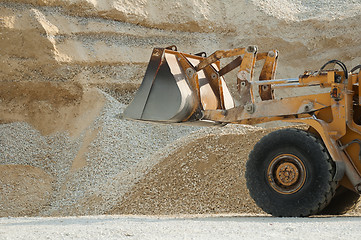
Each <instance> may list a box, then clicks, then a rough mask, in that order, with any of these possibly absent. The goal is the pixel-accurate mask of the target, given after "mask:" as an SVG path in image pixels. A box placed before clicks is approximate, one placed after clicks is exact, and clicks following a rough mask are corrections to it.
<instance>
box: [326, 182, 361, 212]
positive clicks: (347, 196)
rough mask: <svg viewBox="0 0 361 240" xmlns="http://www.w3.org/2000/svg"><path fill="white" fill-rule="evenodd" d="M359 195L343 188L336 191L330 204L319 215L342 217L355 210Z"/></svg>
mask: <svg viewBox="0 0 361 240" xmlns="http://www.w3.org/2000/svg"><path fill="white" fill-rule="evenodd" d="M359 198H360V194H358V193H356V192H354V191H351V190H349V189H347V188H345V187H343V186H340V187H338V188H337V189H336V193H335V196H334V197H333V198H332V199H331V202H330V203H329V204H328V205H327V206H326V207H325V208H324V209H323V210H322V211H321V212H320V213H319V214H323V215H342V214H345V213H346V212H348V211H350V210H352V209H353V208H355V206H356V204H357V202H358V200H359Z"/></svg>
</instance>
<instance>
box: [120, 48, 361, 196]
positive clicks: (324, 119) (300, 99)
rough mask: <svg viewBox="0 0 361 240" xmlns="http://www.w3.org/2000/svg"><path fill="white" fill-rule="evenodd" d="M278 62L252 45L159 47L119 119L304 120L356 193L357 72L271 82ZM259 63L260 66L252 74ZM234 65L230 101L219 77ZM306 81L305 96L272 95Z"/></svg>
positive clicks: (360, 95)
mask: <svg viewBox="0 0 361 240" xmlns="http://www.w3.org/2000/svg"><path fill="white" fill-rule="evenodd" d="M228 57H234V58H235V59H234V60H233V61H231V62H230V63H229V64H227V65H226V66H225V67H223V68H221V67H220V59H221V58H228ZM277 59H278V51H277V50H272V51H269V52H265V53H258V49H257V47H256V46H249V47H247V48H238V49H233V50H228V51H216V52H215V53H213V54H212V55H210V56H208V57H205V56H202V55H201V54H198V55H191V54H185V53H181V52H179V51H177V50H176V48H175V47H174V46H173V48H157V49H155V50H154V51H153V53H152V57H151V61H150V64H149V66H148V69H147V72H146V75H145V77H144V80H143V83H142V85H141V87H140V88H139V90H138V93H137V94H136V96H135V99H134V100H133V102H132V103H131V104H130V105H129V107H128V108H127V109H126V110H125V112H124V117H125V118H129V119H137V120H144V121H155V122H163V123H194V124H197V123H202V122H204V123H213V124H218V123H221V124H224V123H236V124H237V123H238V124H257V123H263V122H269V121H279V120H281V121H285V122H293V123H303V124H306V125H308V126H309V131H310V132H313V133H315V134H317V135H318V136H319V137H320V138H321V139H322V141H323V143H324V145H325V146H326V148H327V150H328V152H329V154H330V156H331V158H332V160H333V161H334V163H335V165H336V174H335V179H336V180H337V182H338V184H340V185H342V186H344V187H347V188H348V189H351V190H352V191H355V192H360V190H361V174H360V173H361V161H360V160H361V159H360V146H361V88H360V85H359V81H360V79H361V74H360V73H353V72H347V71H345V69H343V71H339V70H336V69H332V70H323V68H322V69H320V70H318V71H313V72H311V71H306V72H305V73H304V74H302V75H301V76H299V77H297V78H293V79H275V72H276V66H277ZM257 61H263V62H264V63H263V67H262V69H261V71H260V75H259V77H258V79H255V77H254V76H253V75H254V68H255V65H256V62H257ZM331 63H332V62H331ZM236 68H237V69H238V72H237V88H238V92H239V100H238V101H237V103H236V104H235V101H234V100H233V98H232V96H231V94H230V91H229V89H228V87H227V84H226V82H225V80H224V79H223V75H225V74H226V73H228V72H230V71H231V70H233V69H236ZM310 86H313V91H312V93H308V94H307V91H304V92H306V94H303V95H299V96H289V97H283V98H276V97H275V94H274V90H275V89H285V88H287V89H297V90H299V92H301V91H302V90H301V89H302V88H305V87H310ZM315 88H319V91H317V90H316V91H315V90H314V89H315Z"/></svg>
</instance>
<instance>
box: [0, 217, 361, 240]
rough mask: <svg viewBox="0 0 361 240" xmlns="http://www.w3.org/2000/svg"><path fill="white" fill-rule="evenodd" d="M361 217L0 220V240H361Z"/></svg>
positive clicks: (22, 218)
mask: <svg viewBox="0 0 361 240" xmlns="http://www.w3.org/2000/svg"><path fill="white" fill-rule="evenodd" d="M360 221H361V217H355V216H352V217H351V216H343V217H325V216H322V217H310V218H274V217H270V216H267V215H183V216H181V215H177V216H153V217H149V216H125V215H112V216H110V215H103V216H83V217H61V218H55V217H46V218H44V217H42V218H40V217H19V218H0V239H27V240H31V239H36V240H41V239H308V240H309V239H360V238H361V228H360Z"/></svg>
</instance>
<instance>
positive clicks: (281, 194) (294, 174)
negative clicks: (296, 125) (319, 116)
mask: <svg viewBox="0 0 361 240" xmlns="http://www.w3.org/2000/svg"><path fill="white" fill-rule="evenodd" d="M334 173H335V166H334V163H333V161H332V160H331V158H330V155H329V154H328V151H327V149H326V148H325V146H324V145H323V143H322V141H320V140H319V139H318V138H316V137H315V136H313V135H311V134H310V133H308V132H306V131H303V130H299V129H282V130H278V131H275V132H272V133H270V134H268V135H267V136H265V137H263V138H262V139H261V140H260V141H259V142H258V143H257V144H256V145H255V147H254V149H253V150H252V152H251V153H250V155H249V160H248V162H247V165H246V181H247V187H248V189H249V192H250V195H251V197H252V198H253V199H254V201H255V202H256V204H257V205H258V206H259V207H260V208H262V209H263V210H264V211H265V212H267V213H269V214H272V215H273V216H279V217H301V216H309V215H312V214H316V213H318V212H319V211H321V210H322V209H323V208H324V207H325V206H327V204H328V203H329V202H330V201H331V199H332V197H333V195H334V191H335V188H336V187H335V186H336V184H335V183H334V181H333V176H334Z"/></svg>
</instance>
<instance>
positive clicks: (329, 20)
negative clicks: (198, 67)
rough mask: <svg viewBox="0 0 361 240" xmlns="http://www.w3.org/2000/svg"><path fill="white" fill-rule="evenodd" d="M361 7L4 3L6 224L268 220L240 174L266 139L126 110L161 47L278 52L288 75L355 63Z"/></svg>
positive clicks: (324, 3)
mask: <svg viewBox="0 0 361 240" xmlns="http://www.w3.org/2000/svg"><path fill="white" fill-rule="evenodd" d="M360 10H361V3H358V2H350V1H336V0H321V1H311V2H305V1H296V0H267V1H260V0H244V1H235V0H225V1H220V0H212V1H211V0H184V1H175V0H168V1H164V0H132V1H130V0H114V1H112V0H30V1H29V0H13V1H11V0H3V1H1V3H0V164H1V165H0V168H1V169H3V170H2V171H0V172H2V173H5V172H6V173H9V174H10V173H11V174H10V175H6V174H5V175H4V176H0V189H1V191H2V193H5V191H7V192H6V194H0V196H1V197H3V198H6V199H5V200H6V201H8V200H7V199H9V201H10V200H11V199H12V200H11V201H13V200H14V199H15V200H16V201H15V202H14V203H16V204H12V205H11V204H10V205H4V204H3V205H0V216H19V215H46V216H48V215H82V214H103V213H142V214H167V213H187V209H190V212H191V213H213V212H234V211H239V212H247V213H250V212H259V211H260V210H259V209H257V208H256V207H255V206H254V203H253V202H252V200H250V199H249V197H248V195H247V191H246V189H245V188H244V187H245V186H244V182H242V181H243V180H242V181H239V182H237V177H240V178H242V171H244V162H245V161H246V159H247V155H248V152H249V150H250V149H251V148H252V146H253V145H254V144H255V142H256V141H257V140H258V139H259V138H260V137H262V136H263V135H264V134H265V133H266V132H265V131H264V130H259V129H256V128H247V127H245V126H230V127H229V129H228V128H227V129H228V130H229V132H227V131H226V132H223V131H221V130H219V129H218V130H215V129H213V128H209V129H208V130H205V129H200V128H199V127H179V126H162V125H161V126H157V125H152V124H143V123H134V122H129V121H125V120H122V119H120V118H119V115H120V113H121V112H122V109H124V107H125V105H124V104H127V103H129V101H130V99H131V98H132V96H133V93H134V91H135V89H137V87H138V86H139V84H140V83H141V81H142V77H143V74H144V72H145V68H146V66H147V63H148V60H149V57H150V54H151V51H152V48H153V47H166V46H169V45H177V46H178V49H180V50H181V51H184V52H191V53H196V52H202V51H205V52H207V53H208V54H210V53H212V52H214V51H216V50H219V49H230V48H236V47H246V46H248V45H258V47H259V50H260V51H268V50H270V49H278V50H279V51H280V60H279V65H278V76H277V77H278V78H288V77H297V76H298V75H300V74H302V73H303V71H304V70H306V69H314V70H316V69H317V68H318V67H320V66H322V65H323V63H325V62H326V61H328V60H330V59H339V60H341V61H344V62H345V63H346V65H347V66H348V67H349V68H350V67H353V66H355V65H357V64H359V63H361V56H359V52H360V50H361V44H360V41H361V40H360V39H361V36H360V35H361V33H360V32H359V31H358V26H359V22H360V20H361V14H360ZM233 77H234V76H233ZM226 80H227V81H229V82H230V83H232V81H234V78H232V74H231V75H230V78H226ZM207 131H208V132H207ZM217 134H218V135H219V136H218V135H217ZM247 134H253V135H252V136H253V137H252V138H250V137H247V136H248V135H247ZM233 138H235V139H239V141H241V142H242V144H240V146H244V147H242V148H237V146H236V145H237V144H236V145H235V143H234V142H232V141H229V139H233ZM195 146H198V147H195ZM207 146H208V147H207ZM222 146H223V147H222ZM232 149H233V150H232ZM238 155H239V156H240V157H239V159H237V156H238ZM185 156H188V158H185ZM222 156H225V162H222ZM227 166H228V167H229V166H232V167H231V168H228V167H227ZM209 167H212V168H209ZM234 169H238V172H239V174H238V173H237V171H232V170H234ZM168 172H169V174H170V175H169V176H166V175H167V173H168ZM6 176H13V177H11V178H6ZM231 176H232V177H231ZM170 178H171V179H170ZM27 179H32V180H31V181H28V180H27ZM162 181H163V182H162ZM164 181H165V182H167V184H164ZM222 181H223V182H226V183H227V184H228V185H227V186H228V188H227V191H226V190H225V189H222V188H221V186H222ZM29 183H31V184H32V186H30V185H28V184H29ZM192 183H194V185H192ZM207 183H212V186H211V187H210V188H209V192H207V191H205V190H204V189H206V187H208V185H207ZM34 185H37V186H39V187H35V186H34ZM191 185H192V187H190V186H191ZM238 188H241V189H238ZM9 189H10V190H11V189H17V190H16V191H15V190H14V192H12V190H11V191H10V190H9ZM185 189H187V190H188V192H187V191H186V192H184V191H185ZM236 189H238V190H236ZM201 190H202V191H201ZM197 192H202V194H199V195H197V194H196V193H197ZM162 193H164V194H162ZM207 193H210V195H209V196H212V198H211V197H206V196H207ZM24 194H26V196H27V197H26V198H23V197H19V196H23V195H24ZM180 195H181V196H182V200H184V201H182V202H179V201H178V200H177V201H173V202H172V201H169V202H167V199H168V197H169V198H171V199H174V200H176V199H177V197H178V196H180ZM239 195H242V196H241V197H240V196H239ZM31 199H33V200H36V201H37V203H36V204H35V205H34V204H30V203H29V201H32V200H31ZM212 199H213V200H212ZM230 199H231V200H232V202H237V205H232V206H231V205H230V204H231V201H230ZM5 200H4V201H5ZM147 200H148V201H147ZM0 202H3V201H0ZM197 202H198V203H199V204H198V203H197ZM16 206H18V208H17V207H16ZM153 206H158V207H157V208H154V207H153Z"/></svg>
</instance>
